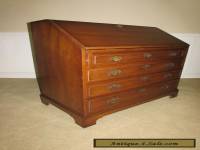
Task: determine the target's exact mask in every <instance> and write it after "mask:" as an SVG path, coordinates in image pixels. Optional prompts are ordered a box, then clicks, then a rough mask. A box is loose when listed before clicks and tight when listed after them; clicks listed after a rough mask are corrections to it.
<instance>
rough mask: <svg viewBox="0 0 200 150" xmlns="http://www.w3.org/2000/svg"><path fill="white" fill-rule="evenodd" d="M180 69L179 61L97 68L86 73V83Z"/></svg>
mask: <svg viewBox="0 0 200 150" xmlns="http://www.w3.org/2000/svg"><path fill="white" fill-rule="evenodd" d="M181 67H182V63H181V62H180V61H163V62H150V63H137V64H133V65H126V66H122V67H112V68H99V69H91V70H89V71H88V81H89V82H92V81H102V80H109V79H117V78H123V77H130V76H133V75H142V74H148V73H156V72H164V71H170V70H174V69H176V70H179V69H181Z"/></svg>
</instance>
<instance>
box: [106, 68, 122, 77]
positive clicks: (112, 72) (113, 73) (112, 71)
mask: <svg viewBox="0 0 200 150" xmlns="http://www.w3.org/2000/svg"><path fill="white" fill-rule="evenodd" d="M121 73H122V71H121V70H120V69H113V70H111V71H110V72H109V73H108V76H118V75H120V74H121Z"/></svg>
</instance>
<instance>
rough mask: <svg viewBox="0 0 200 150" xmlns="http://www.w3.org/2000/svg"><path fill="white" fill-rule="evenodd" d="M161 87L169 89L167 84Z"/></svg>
mask: <svg viewBox="0 0 200 150" xmlns="http://www.w3.org/2000/svg"><path fill="white" fill-rule="evenodd" d="M161 89H169V85H163V86H162V87H161Z"/></svg>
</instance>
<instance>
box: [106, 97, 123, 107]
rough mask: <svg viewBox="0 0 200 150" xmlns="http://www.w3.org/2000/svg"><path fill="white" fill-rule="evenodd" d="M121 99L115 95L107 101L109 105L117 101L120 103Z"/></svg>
mask: <svg viewBox="0 0 200 150" xmlns="http://www.w3.org/2000/svg"><path fill="white" fill-rule="evenodd" d="M119 100H120V98H119V97H113V98H111V99H109V100H107V101H106V103H107V104H108V105H112V104H116V103H118V102H119Z"/></svg>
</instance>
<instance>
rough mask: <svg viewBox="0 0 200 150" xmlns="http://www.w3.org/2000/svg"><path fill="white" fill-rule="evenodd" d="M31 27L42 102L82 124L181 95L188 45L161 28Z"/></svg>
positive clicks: (98, 25) (40, 24)
mask: <svg viewBox="0 0 200 150" xmlns="http://www.w3.org/2000/svg"><path fill="white" fill-rule="evenodd" d="M28 28H29V34H30V39H31V43H32V52H33V58H34V64H35V70H36V75H37V80H38V84H39V88H40V92H41V95H40V97H41V101H42V102H43V103H44V104H49V103H51V104H53V105H55V106H57V107H58V108H60V109H62V110H64V111H65V112H67V113H68V114H70V115H71V116H72V117H73V118H74V120H75V122H76V123H77V124H79V125H80V126H82V127H87V126H90V125H93V124H95V123H96V120H97V119H98V118H100V117H102V116H104V115H106V114H110V113H113V112H116V111H119V110H123V109H126V108H128V107H131V106H134V105H138V104H142V103H144V102H147V101H150V100H154V99H157V98H160V97H163V96H170V97H175V96H176V95H177V93H178V89H177V86H178V83H179V80H180V76H181V72H182V69H183V65H184V62H185V58H186V55H187V51H188V48H189V45H188V44H187V43H185V42H183V41H181V40H179V39H177V38H175V37H173V36H171V35H169V34H167V33H166V32H163V31H162V30H160V29H158V28H155V27H142V26H130V25H119V24H102V23H89V22H73V21H57V20H41V21H35V22H31V23H28Z"/></svg>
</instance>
